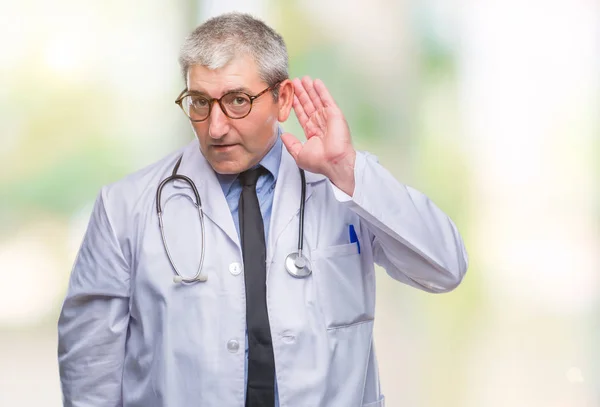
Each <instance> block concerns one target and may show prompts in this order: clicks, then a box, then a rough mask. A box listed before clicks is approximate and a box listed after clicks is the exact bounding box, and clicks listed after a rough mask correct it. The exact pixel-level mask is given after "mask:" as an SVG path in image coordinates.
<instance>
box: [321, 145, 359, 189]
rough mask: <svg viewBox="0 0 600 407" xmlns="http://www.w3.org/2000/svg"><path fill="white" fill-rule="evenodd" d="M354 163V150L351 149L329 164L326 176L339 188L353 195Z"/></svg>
mask: <svg viewBox="0 0 600 407" xmlns="http://www.w3.org/2000/svg"><path fill="white" fill-rule="evenodd" d="M355 163H356V151H355V150H354V149H352V150H351V151H350V152H348V153H347V154H345V155H344V156H343V158H341V159H340V160H338V161H336V162H335V163H334V164H332V165H331V166H330V169H329V171H328V174H327V178H329V180H330V181H331V182H332V183H333V184H334V185H335V186H336V187H338V188H339V189H340V190H342V191H344V193H346V194H347V195H349V196H352V195H354V186H355V178H354V166H355Z"/></svg>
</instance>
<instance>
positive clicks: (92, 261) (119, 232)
mask: <svg viewBox="0 0 600 407" xmlns="http://www.w3.org/2000/svg"><path fill="white" fill-rule="evenodd" d="M181 154H183V160H182V163H181V166H180V168H179V171H178V173H179V174H183V175H187V176H188V177H190V178H191V179H192V180H193V181H194V182H195V184H196V186H197V188H198V192H199V194H200V197H201V199H202V204H203V209H204V213H205V225H206V257H205V262H204V271H203V273H204V274H206V275H208V281H207V282H203V283H195V284H191V285H185V284H179V285H178V284H174V283H173V280H172V279H173V270H172V268H171V265H170V264H169V262H168V259H167V256H166V255H165V250H164V248H163V244H162V240H161V235H160V232H159V227H158V219H157V215H156V199H155V194H156V189H157V185H158V184H159V182H160V181H161V180H163V179H164V178H165V177H167V176H168V175H170V174H171V172H172V169H173V166H174V164H175V162H176V161H177V159H178V158H179V156H180V155H181ZM355 176H356V189H355V192H354V196H353V197H349V196H347V195H346V194H344V193H343V192H342V191H340V190H339V189H337V188H336V187H335V186H334V185H333V184H331V183H330V182H329V180H328V179H327V178H325V177H324V176H321V175H318V174H312V173H308V172H307V173H306V182H307V190H306V201H305V202H306V214H305V228H304V249H305V254H306V255H307V256H308V257H309V259H310V261H311V263H312V266H313V273H312V275H310V276H309V277H307V278H293V277H291V276H290V275H289V274H288V273H287V272H286V270H285V267H284V260H285V258H286V256H287V255H288V254H289V253H291V252H294V251H296V248H297V239H298V215H299V202H300V193H301V180H300V174H299V171H298V168H297V166H296V164H295V162H294V160H293V158H292V157H291V156H290V155H289V153H288V152H287V150H286V149H285V148H283V151H282V158H281V165H280V170H279V175H278V180H277V184H276V188H275V195H274V202H273V212H272V218H271V224H270V232H269V237H268V242H267V306H268V313H269V321H270V327H271V336H272V340H273V350H274V354H275V366H276V375H277V384H278V390H279V401H280V405H281V407H383V406H384V396H383V394H382V392H381V390H380V386H379V377H378V368H377V361H376V357H375V349H374V346H373V318H374V314H375V272H374V262H376V263H377V264H380V265H381V266H383V267H384V268H385V269H386V270H387V273H388V274H389V275H390V276H391V277H392V278H394V279H396V280H398V281H401V282H404V283H406V284H409V285H411V286H414V287H417V288H420V289H422V290H425V291H429V292H445V291H449V290H452V289H453V288H455V287H456V286H457V285H458V284H459V283H460V281H461V280H462V278H463V275H464V274H465V272H466V269H467V255H466V252H465V248H464V246H463V243H462V240H461V237H460V235H459V233H458V231H457V229H456V227H455V226H454V224H453V223H452V221H451V220H450V219H449V218H448V217H447V216H446V215H445V214H444V213H443V212H442V211H441V210H440V209H438V208H437V207H436V206H435V205H434V204H433V203H432V202H431V201H430V200H428V199H427V197H425V196H424V195H423V194H421V193H419V192H417V191H416V190H414V189H412V188H410V187H407V186H404V185H402V184H400V183H399V182H397V181H396V180H395V179H394V178H393V177H392V176H391V175H390V173H389V172H388V171H387V170H385V169H384V168H383V167H381V166H380V165H379V164H378V163H377V161H376V159H375V158H374V157H373V156H371V155H369V154H366V153H360V152H359V153H358V154H357V158H356V168H355ZM176 193H177V194H181V193H183V194H187V195H189V196H191V194H192V192H191V189H190V188H189V187H187V186H186V185H185V184H183V183H181V182H179V181H178V182H175V183H174V184H173V183H171V184H170V185H168V186H166V187H165V189H164V190H163V197H162V201H163V206H164V205H165V204H164V202H165V201H169V203H168V204H167V205H166V207H165V228H167V231H166V234H167V238H168V239H169V240H168V243H169V248H170V249H171V251H172V252H173V256H174V258H175V262H176V264H177V265H178V267H180V268H181V269H182V270H183V272H184V274H186V275H193V274H194V272H195V270H196V268H197V264H198V260H199V250H193V249H192V250H190V246H189V245H190V244H191V245H195V244H196V243H194V242H198V244H199V242H200V236H201V234H200V232H199V230H200V228H199V221H198V218H197V213H196V215H195V212H194V211H193V206H192V205H191V204H190V203H189V201H186V200H185V199H184V198H182V196H181V195H174V194H176ZM186 208H187V209H186ZM169 213H170V214H171V215H170V216H167V214H169ZM350 224H352V225H354V227H355V229H356V232H357V234H358V238H359V243H360V249H361V252H360V254H359V253H358V245H357V244H355V243H350V240H349V235H348V227H349V225H350ZM168 225H173V226H170V229H169V226H168ZM186 245H187V246H186ZM242 265H243V260H242V253H241V248H240V243H239V239H238V235H237V233H236V229H235V225H234V222H233V219H232V216H231V213H230V212H229V208H228V206H227V203H226V201H225V197H224V195H223V192H222V190H221V187H220V185H219V183H218V181H217V178H216V176H215V174H214V172H213V170H212V169H211V167H210V166H209V164H208V162H207V161H206V160H205V159H204V157H203V156H202V154H201V152H200V151H199V145H198V142H197V141H194V142H192V143H190V144H189V145H188V146H186V147H185V148H183V149H182V150H181V151H179V152H176V153H174V154H172V155H170V156H168V157H167V158H165V159H163V160H161V161H159V162H157V163H156V164H153V165H151V166H149V167H147V168H145V169H143V170H141V171H139V172H137V173H134V174H132V175H130V176H128V177H126V178H124V179H123V180H121V181H119V182H117V183H115V184H112V185H110V186H108V187H105V188H103V189H102V191H101V193H100V194H99V196H98V199H97V201H96V205H95V207H94V210H93V213H92V216H91V220H90V223H89V226H88V230H87V233H86V235H85V238H84V241H83V244H82V246H81V249H80V251H79V254H78V256H77V259H76V262H75V266H74V269H73V272H72V275H71V279H70V284H69V288H68V293H67V297H66V300H65V302H64V305H63V309H62V313H61V316H60V320H59V324H58V332H59V352H58V353H59V366H60V375H61V384H62V390H63V395H64V402H65V406H81V407H83V406H107V407H108V406H124V407H134V406H136V407H158V406H166V407H179V406H181V407H184V406H185V407H189V406H199V407H213V406H214V407H243V406H244V363H245V360H244V358H245V354H244V338H245V328H246V325H245V315H246V314H245V290H244V276H243V266H242Z"/></svg>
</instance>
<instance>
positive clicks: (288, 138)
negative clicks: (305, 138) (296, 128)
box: [281, 133, 302, 161]
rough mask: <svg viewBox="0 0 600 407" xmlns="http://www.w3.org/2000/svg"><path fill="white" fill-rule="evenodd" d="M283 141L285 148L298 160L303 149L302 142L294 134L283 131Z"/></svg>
mask: <svg viewBox="0 0 600 407" xmlns="http://www.w3.org/2000/svg"><path fill="white" fill-rule="evenodd" d="M281 141H283V144H284V145H285V148H287V150H288V151H289V152H290V154H291V156H292V157H293V158H294V161H298V156H299V155H300V151H302V143H301V142H300V140H298V139H297V138H296V137H295V136H294V135H292V134H290V133H283V134H282V135H281Z"/></svg>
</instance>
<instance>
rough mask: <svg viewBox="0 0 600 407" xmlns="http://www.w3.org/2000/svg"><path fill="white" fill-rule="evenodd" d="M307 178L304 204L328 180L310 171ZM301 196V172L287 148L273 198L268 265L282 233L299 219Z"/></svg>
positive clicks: (283, 152)
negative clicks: (316, 187) (315, 189)
mask: <svg viewBox="0 0 600 407" xmlns="http://www.w3.org/2000/svg"><path fill="white" fill-rule="evenodd" d="M305 176H306V184H307V185H306V197H305V200H304V202H306V201H308V199H309V198H310V196H311V195H312V192H313V185H314V184H315V183H318V182H320V181H323V180H325V179H326V177H325V176H324V175H321V174H313V173H311V172H308V171H305ZM301 195H302V185H301V178H300V171H299V169H298V166H297V165H296V161H295V160H294V158H293V157H292V156H291V155H290V153H289V152H288V150H287V148H285V147H283V148H282V151H281V164H280V165H279V174H278V177H277V184H276V186H275V197H274V198H273V212H272V214H271V225H270V230H269V239H268V245H269V247H268V249H267V263H270V262H271V260H272V257H273V254H274V252H275V250H274V249H275V247H276V245H277V240H278V239H279V237H280V236H281V234H282V232H283V231H284V230H285V228H286V227H287V226H288V225H289V224H290V223H291V222H292V221H293V220H294V219H297V216H296V215H297V214H299V212H300V198H301ZM294 227H297V226H294Z"/></svg>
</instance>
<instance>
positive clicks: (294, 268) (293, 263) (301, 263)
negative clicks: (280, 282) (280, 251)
mask: <svg viewBox="0 0 600 407" xmlns="http://www.w3.org/2000/svg"><path fill="white" fill-rule="evenodd" d="M285 268H286V270H287V272H288V273H289V274H290V275H291V276H292V277H296V278H304V277H308V276H309V275H310V273H312V269H311V266H310V261H309V260H308V259H307V258H306V257H305V256H304V255H303V254H301V253H298V252H294V253H290V254H289V255H288V256H287V257H286V258H285Z"/></svg>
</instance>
